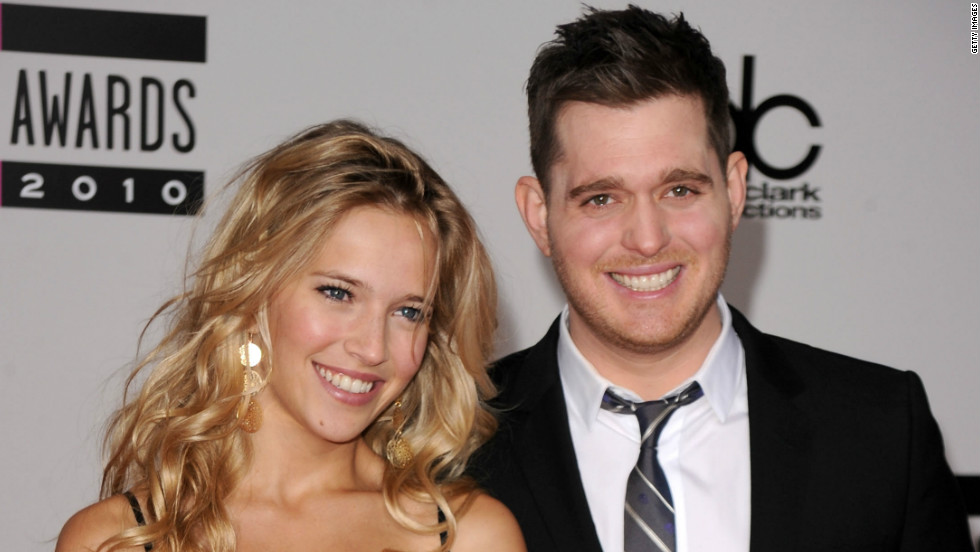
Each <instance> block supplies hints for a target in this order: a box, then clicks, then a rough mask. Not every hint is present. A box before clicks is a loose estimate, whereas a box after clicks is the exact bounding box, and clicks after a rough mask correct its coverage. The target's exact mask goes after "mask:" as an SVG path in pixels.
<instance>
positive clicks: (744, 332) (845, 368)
mask: <svg viewBox="0 0 980 552" xmlns="http://www.w3.org/2000/svg"><path fill="white" fill-rule="evenodd" d="M732 311H733V324H734V327H735V331H736V333H737V334H738V336H739V339H740V340H741V342H742V346H743V349H744V350H745V360H746V367H747V369H748V370H749V371H750V373H751V372H753V371H756V372H761V373H767V374H768V375H770V376H777V377H780V379H782V378H783V377H784V376H785V377H787V378H788V377H789V375H790V373H791V374H792V376H794V377H796V378H799V380H801V381H804V382H806V383H807V385H808V386H812V385H816V386H817V387H818V388H820V387H834V388H840V387H852V386H868V387H869V388H879V389H880V388H882V386H886V387H887V386H888V385H890V384H894V385H901V386H904V385H907V382H908V379H909V375H910V373H909V372H907V371H902V370H898V369H896V368H893V367H890V366H885V365H884V364H880V363H877V362H873V361H870V360H865V359H861V358H857V357H854V356H850V355H847V354H843V353H840V352H835V351H831V350H828V349H824V348H821V347H818V346H814V345H811V344H808V343H803V342H801V341H796V340H793V339H789V338H786V337H781V336H778V335H773V334H769V333H765V332H763V331H761V330H758V329H757V328H755V327H754V326H752V325H751V324H749V323H748V321H747V320H746V319H745V317H744V316H743V315H741V314H740V313H738V311H736V310H734V309H732ZM777 371H778V372H781V373H780V374H776V372H777Z"/></svg>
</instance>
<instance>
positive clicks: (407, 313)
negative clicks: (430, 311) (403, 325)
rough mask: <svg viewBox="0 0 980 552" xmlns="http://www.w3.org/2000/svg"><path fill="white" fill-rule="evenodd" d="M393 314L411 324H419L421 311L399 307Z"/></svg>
mask: <svg viewBox="0 0 980 552" xmlns="http://www.w3.org/2000/svg"><path fill="white" fill-rule="evenodd" d="M395 313H396V314H397V315H398V316H404V317H405V318H406V319H407V320H409V321H411V322H419V321H421V320H422V309H417V308H415V307H401V308H400V309H398V310H397V311H395Z"/></svg>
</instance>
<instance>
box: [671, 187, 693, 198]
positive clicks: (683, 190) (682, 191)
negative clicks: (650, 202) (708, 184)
mask: <svg viewBox="0 0 980 552" xmlns="http://www.w3.org/2000/svg"><path fill="white" fill-rule="evenodd" d="M693 193H694V190H692V189H690V188H688V187H687V186H674V187H673V188H671V189H670V192H668V193H667V195H668V196H670V197H686V196H688V195H690V194H693Z"/></svg>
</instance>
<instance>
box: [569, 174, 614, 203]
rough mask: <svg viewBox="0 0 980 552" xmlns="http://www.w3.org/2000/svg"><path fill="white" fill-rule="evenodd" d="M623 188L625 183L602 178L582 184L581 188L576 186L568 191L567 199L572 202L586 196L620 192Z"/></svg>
mask: <svg viewBox="0 0 980 552" xmlns="http://www.w3.org/2000/svg"><path fill="white" fill-rule="evenodd" d="M622 188H623V182H622V181H621V180H619V179H618V178H601V179H599V180H595V181H593V182H589V183H588V184H582V185H580V186H575V187H574V188H571V189H569V190H568V194H566V195H567V197H568V199H570V200H575V199H578V198H580V197H582V196H585V195H591V194H598V193H602V192H608V191H610V190H620V189H622Z"/></svg>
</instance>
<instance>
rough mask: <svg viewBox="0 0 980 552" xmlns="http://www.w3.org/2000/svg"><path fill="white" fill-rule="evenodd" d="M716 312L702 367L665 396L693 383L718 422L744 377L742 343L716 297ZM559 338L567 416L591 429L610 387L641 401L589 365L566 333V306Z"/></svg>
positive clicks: (720, 300) (721, 303)
mask: <svg viewBox="0 0 980 552" xmlns="http://www.w3.org/2000/svg"><path fill="white" fill-rule="evenodd" d="M717 306H718V310H719V312H720V313H721V332H720V334H719V335H718V339H716V340H715V342H714V344H713V345H712V346H711V350H710V351H708V356H707V357H706V358H705V360H704V363H703V364H702V365H701V368H700V369H699V370H698V371H697V372H696V373H695V374H694V376H692V377H691V378H689V379H688V380H686V381H684V382H683V383H681V385H679V386H678V387H677V388H676V389H674V390H672V391H671V392H670V393H667V395H672V394H674V393H676V392H678V391H680V390H681V389H683V388H684V387H686V386H687V385H689V384H690V382H692V381H697V382H698V383H699V384H700V385H701V388H702V389H703V390H704V396H705V399H706V400H707V401H708V402H709V403H710V404H711V409H712V411H714V413H715V415H716V416H717V417H718V419H719V420H721V421H722V422H724V421H725V420H726V419H727V418H728V413H729V412H730V411H731V407H732V404H733V403H734V401H735V395H736V391H737V389H738V386H739V384H740V383H741V379H742V378H743V377H744V375H743V374H744V373H745V370H744V369H743V366H744V364H745V356H744V353H743V351H742V344H741V342H740V341H739V339H738V336H737V335H736V334H735V330H734V329H732V315H731V312H730V311H729V310H728V305H727V304H726V303H725V299H724V298H723V297H722V296H721V294H718V299H717ZM559 332H560V333H559V336H558V350H557V354H558V372H559V375H560V376H561V383H562V387H563V388H564V392H565V397H566V401H567V402H568V412H569V416H577V417H579V418H580V419H581V421H582V422H583V423H584V424H585V426H586V427H587V428H590V429H591V427H592V424H593V423H594V422H595V421H596V419H597V418H598V416H599V411H600V410H601V408H600V405H601V404H602V396H603V394H605V392H606V389H608V388H610V387H612V388H613V390H615V391H616V393H617V394H618V395H620V396H621V397H623V398H626V399H630V400H640V397H639V395H637V394H636V393H635V392H634V391H632V390H630V389H627V388H624V387H620V386H617V385H614V384H613V383H612V382H610V381H609V380H607V379H606V378H604V377H602V376H601V375H599V372H598V371H597V370H596V369H595V367H594V366H592V363H590V362H589V361H588V360H586V358H585V357H584V356H583V355H582V353H581V352H580V351H579V350H578V347H576V346H575V343H574V342H573V341H572V338H571V335H570V334H569V332H568V305H565V308H564V309H562V312H561V323H560V324H559Z"/></svg>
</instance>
